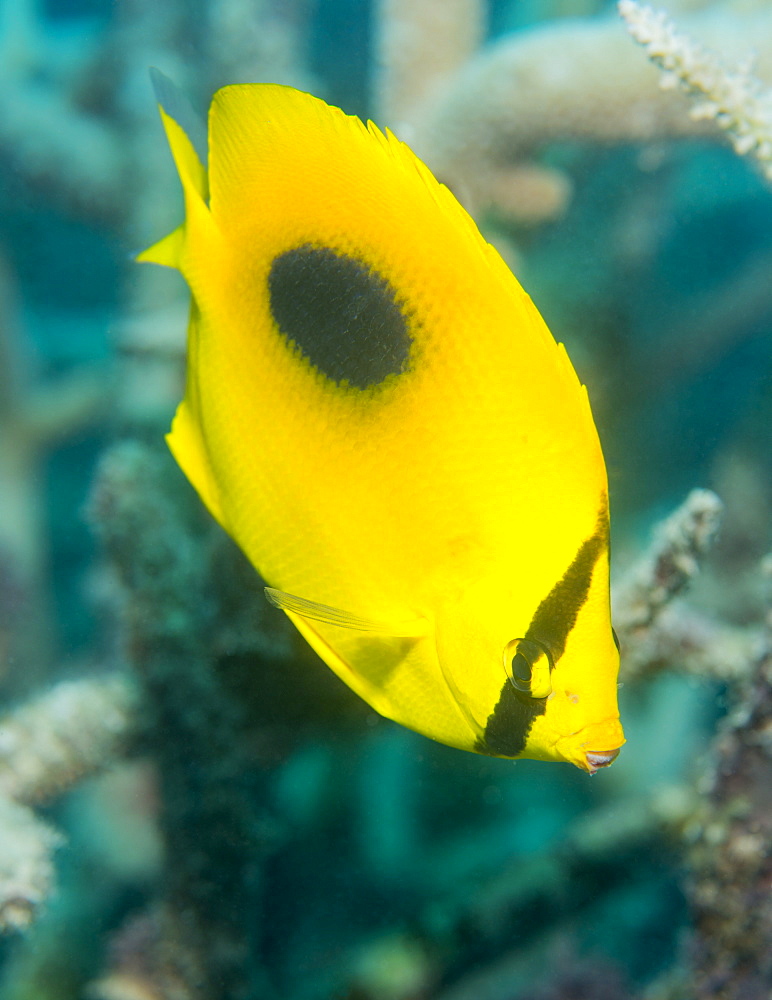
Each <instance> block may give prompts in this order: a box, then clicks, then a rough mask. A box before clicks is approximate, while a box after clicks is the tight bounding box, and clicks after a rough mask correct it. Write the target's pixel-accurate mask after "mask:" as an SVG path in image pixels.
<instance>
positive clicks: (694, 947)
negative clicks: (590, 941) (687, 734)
mask: <svg viewBox="0 0 772 1000" xmlns="http://www.w3.org/2000/svg"><path fill="white" fill-rule="evenodd" d="M763 569H764V571H765V573H766V575H767V581H766V582H767V589H768V597H769V592H770V591H772V587H770V586H769V583H770V579H772V559H770V558H769V557H767V560H766V561H765V564H764V567H763ZM769 603H770V602H769V600H768V604H769ZM765 624H766V628H765V630H764V633H763V636H762V637H761V639H760V641H759V643H758V648H757V651H756V655H755V657H754V659H753V662H752V664H751V670H750V671H749V672H748V674H747V676H745V677H743V678H742V679H741V680H740V681H739V682H737V683H736V684H735V685H734V689H733V693H732V702H733V705H732V708H731V710H730V711H729V713H728V715H727V716H726V718H725V719H724V720H723V722H722V724H721V726H720V728H719V731H718V733H717V735H716V737H715V740H714V743H713V746H712V748H711V753H710V754H709V756H708V759H707V762H706V764H705V766H704V769H703V773H702V775H701V776H700V778H699V785H698V787H699V791H700V793H701V801H700V805H699V808H698V809H697V810H696V812H695V815H694V816H693V817H692V820H691V822H690V823H689V825H688V826H687V829H686V844H687V851H686V861H687V864H688V866H689V876H688V890H689V895H690V898H691V903H692V909H693V913H694V933H693V936H692V939H691V941H690V948H689V950H690V956H689V958H690V963H691V966H692V968H693V970H694V971H693V993H694V996H695V997H696V998H698V1000H703V998H705V1000H707V998H711V1000H735V998H736V997H747V998H749V1000H764V998H766V997H768V996H769V993H770V989H772V951H770V947H769V942H770V941H771V940H772V611H770V612H768V614H767V620H766V623H765Z"/></svg>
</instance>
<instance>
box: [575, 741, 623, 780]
mask: <svg viewBox="0 0 772 1000" xmlns="http://www.w3.org/2000/svg"><path fill="white" fill-rule="evenodd" d="M621 749H622V748H621V747H617V748H616V750H585V753H584V759H585V761H586V762H587V770H588V771H589V772H590V774H595V772H596V771H598V770H600V768H602V767H608V766H609V764H613V763H614V761H615V760H616V759H617V757H618V756H619V751H620V750H621Z"/></svg>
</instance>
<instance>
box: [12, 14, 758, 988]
mask: <svg viewBox="0 0 772 1000" xmlns="http://www.w3.org/2000/svg"><path fill="white" fill-rule="evenodd" d="M622 7H623V12H624V14H625V18H626V19H627V21H632V22H635V23H637V24H638V25H639V27H638V29H637V31H638V35H637V37H638V39H639V41H641V42H643V43H645V46H647V47H648V49H649V54H650V55H652V56H653V57H655V59H657V60H659V62H660V63H662V64H664V65H665V67H666V68H667V69H668V71H669V72H671V73H676V74H681V76H680V78H681V80H682V82H683V85H684V87H686V88H687V89H689V91H690V92H693V91H694V89H695V87H698V84H699V82H700V80H702V81H703V82H704V80H705V77H704V75H703V76H701V77H699V79H698V78H696V77H695V73H694V72H692V70H693V69H694V65H695V60H696V61H697V62H698V63H700V65H702V64H704V65H706V66H708V67H709V70H710V79H709V81H708V82H709V84H710V93H708V95H707V96H708V100H709V101H713V102H714V104H715V108H714V112H713V113H714V116H715V117H716V118H717V119H718V124H717V122H716V121H714V120H712V118H711V117H710V116H707V115H703V116H701V117H698V118H695V116H694V115H693V114H692V113H691V104H690V97H689V94H685V93H682V92H681V90H680V89H679V88H678V87H675V88H671V89H670V90H666V91H663V90H662V89H661V87H660V85H659V83H660V81H659V70H658V69H657V68H656V67H655V66H652V65H650V62H649V60H648V59H647V51H646V47H641V46H637V45H636V44H635V42H634V41H633V40H632V39H631V38H630V37H629V34H628V31H627V29H626V25H625V22H624V21H623V20H622V19H620V18H619V17H618V15H617V13H616V11H615V10H614V9H612V8H611V7H610V6H608V5H605V4H601V3H595V2H593V0H567V2H560V3H559V2H556V0H538V2H534V3H528V4H522V3H514V2H512V3H507V2H504V0H499V2H495V3H490V4H484V3H482V2H474V0H452V2H450V0H446V2H430V0H415V2H414V3H412V4H406V3H403V2H400V0H381V2H380V3H377V4H374V5H372V6H371V5H370V4H369V3H365V2H356V0H328V2H325V3H320V4H317V5H314V4H311V3H309V2H307V0H294V2H292V3H282V2H279V0H275V2H274V0H259V2H255V3H249V4H248V3H245V2H243V0H207V2H205V3H201V4H200V5H187V4H184V3H168V4H163V5H158V4H151V3H147V2H144V0H132V2H130V3H125V4H123V5H120V6H118V7H116V6H114V5H108V4H102V3H99V2H97V0H91V2H86V0H70V2H68V3H64V2H59V3H56V2H53V0H52V2H51V3H49V4H47V5H46V6H45V7H42V6H37V5H34V4H32V3H31V2H27V0H17V2H14V3H12V4H11V3H6V4H5V5H4V6H3V8H2V24H0V52H1V57H0V74H2V77H3V82H4V88H3V98H2V104H3V114H2V115H0V117H1V118H2V124H0V160H1V161H2V171H3V179H4V182H5V183H4V184H3V185H0V199H2V205H3V212H2V213H0V216H1V217H2V223H1V224H0V239H2V244H3V245H2V258H3V265H2V270H3V281H2V283H1V284H0V296H1V300H2V308H3V322H2V324H0V421H2V423H1V424H0V428H1V437H0V511H1V512H2V518H0V667H1V668H2V670H1V671H0V680H1V681H2V685H3V697H4V702H5V706H4V717H3V719H2V721H0V806H1V807H2V808H0V844H2V853H3V863H2V866H1V867H2V871H0V922H2V929H3V932H4V937H3V939H2V951H1V953H0V958H1V959H2V969H1V970H0V976H2V986H0V992H2V994H3V996H7V997H9V998H14V1000H21V998H25V1000H27V998H31V997H34V998H44V1000H64V998H68V1000H69V998H75V997H83V996H89V997H92V998H93V997H103V998H119V1000H120V998H156V1000H167V998H175V1000H176V998H195V1000H210V998H212V1000H213V998H217V1000H226V998H236V997H238V998H241V997H250V998H251V997H255V998H263V997H265V998H271V997H282V998H292V1000H294V998H298V1000H305V998H309V1000H316V998H327V997H333V996H344V997H349V998H352V1000H355V998H356V1000H365V998H373V1000H375V998H383V1000H387V998H395V1000H396V998H405V1000H407V998H419V997H421V998H437V1000H439V998H442V1000H449V998H462V997H467V996H468V997H474V998H475V1000H478V998H480V997H490V998H501V1000H512V998H515V997H517V998H523V1000H524V998H531V997H534V998H535V997H542V998H543V997H556V998H568V997H572V998H573V997H592V998H594V1000H596V998H615V997H629V998H632V997H644V996H646V997H649V998H651V997H661V998H666V997H673V998H675V997H678V998H681V997H684V998H689V997H695V998H707V997H722V998H724V997H725V998H727V1000H728V998H733V997H739V996H748V997H752V998H755V997H766V996H768V994H769V992H770V990H772V970H771V969H770V966H769V947H768V944H769V939H770V933H772V930H771V928H772V890H770V848H769V842H770V824H771V823H772V804H771V803H770V798H769V789H770V788H772V751H771V749H770V748H771V746H772V744H771V743H770V713H771V712H772V693H771V692H770V676H769V674H770V652H769V650H770V617H769V616H770V586H769V559H768V558H767V559H766V561H765V556H767V553H768V552H769V550H770V549H771V548H772V532H771V531H770V524H771V519H770V513H771V511H772V503H770V496H772V490H771V487H772V458H771V455H770V434H769V427H770V422H771V421H772V347H771V346H770V343H771V341H770V335H769V331H770V323H771V322H772V294H770V288H772V284H771V283H770V281H769V275H770V273H772V249H771V248H770V241H769V232H770V231H771V230H772V227H771V226H770V223H771V222H772V191H770V188H769V185H768V182H767V181H766V180H765V178H764V176H763V171H762V170H761V169H759V168H758V166H757V165H755V164H754V163H753V162H752V161H749V160H746V159H744V158H740V157H738V156H736V155H735V152H734V150H733V149H732V148H731V145H730V143H728V142H727V141H726V136H725V135H724V134H723V133H722V130H721V128H720V127H718V126H719V125H721V124H729V125H730V126H731V127H732V129H734V133H733V134H734V136H735V139H734V144H735V146H737V144H738V141H739V144H740V147H741V148H740V149H739V150H738V151H739V152H743V151H744V147H747V146H748V142H747V141H744V140H743V139H742V136H743V135H744V134H745V133H744V132H743V131H742V129H743V128H744V127H745V126H741V127H740V130H739V131H738V129H737V128H736V121H737V120H738V115H737V111H736V108H735V107H734V106H733V109H730V110H726V109H724V108H723V107H721V106H719V104H718V101H719V97H720V96H721V94H723V93H724V90H722V89H721V88H722V87H725V88H727V87H728V88H729V91H730V92H731V94H734V95H735V96H738V97H740V98H741V97H743V95H745V96H746V97H749V99H750V100H749V101H745V106H746V107H748V108H750V111H749V112H748V115H747V117H748V118H749V120H751V125H753V123H754V122H755V123H756V126H755V127H756V131H759V125H760V119H759V114H757V112H759V108H761V111H763V107H764V106H765V105H763V101H764V100H765V98H764V96H763V95H764V93H765V87H768V86H769V85H770V84H771V83H772V71H770V59H772V47H770V41H769V40H770V38H772V33H770V30H769V28H770V7H769V5H768V4H764V3H759V4H748V3H745V4H733V3H730V2H725V3H699V2H698V3H693V2H692V3H689V4H678V5H676V4H670V5H669V7H668V11H667V14H668V17H669V19H670V20H668V21H667V22H666V21H665V20H664V16H660V15H658V14H655V13H650V12H649V13H647V12H645V10H644V8H643V5H638V4H632V3H630V2H627V3H624V4H623V5H622ZM647 18H648V20H647ZM641 24H643V25H644V28H641V27H640V25H641ZM646 24H648V25H649V28H648V31H649V34H648V35H646V30H647V29H646V28H645V25H646ZM652 26H653V27H652ZM657 26H658V30H659V31H660V32H661V33H664V36H665V37H664V39H663V38H658V39H655V38H654V37H653V32H654V28H657ZM642 32H643V34H642ZM668 39H670V42H671V43H672V44H671V49H673V51H672V52H670V53H669V54H668V52H667V51H665V49H666V48H667V46H666V45H665V44H664V43H665V42H666V41H667V40H668ZM652 45H653V46H654V49H656V51H654V49H652ZM708 49H709V50H710V52H709V53H707V54H706V52H707V50H708ZM679 55H680V56H681V59H680V63H679V62H678V61H676V62H675V63H674V62H673V60H677V57H678V56H679ZM697 55H699V59H697ZM751 55H754V56H755V64H754V67H753V73H754V74H755V76H753V78H752V77H751V74H750V71H749V70H748V69H747V67H748V65H749V63H748V62H747V59H748V57H750V56H751ZM744 60H746V61H744ZM150 64H153V65H159V66H160V67H161V69H163V70H164V71H165V72H166V73H168V74H169V75H171V76H173V77H174V78H175V80H176V81H177V83H178V84H179V85H180V86H181V87H182V88H183V89H184V90H185V91H186V92H187V93H188V95H189V96H190V98H191V100H192V102H193V104H194V105H195V106H196V107H198V108H200V109H202V110H203V109H205V107H206V105H207V103H208V99H209V96H210V94H211V92H212V90H213V89H214V88H216V87H217V86H220V85H222V84H225V83H229V82H236V81H245V80H274V81H278V82H284V83H291V84H293V85H295V86H299V87H303V88H306V89H311V90H313V91H314V92H316V93H319V94H320V95H321V96H324V97H325V98H327V99H328V100H330V101H332V102H333V103H339V104H341V106H343V107H344V108H345V109H346V110H349V111H352V112H357V113H361V114H365V115H367V114H369V115H371V116H372V117H374V118H375V119H376V120H377V121H378V122H379V124H381V125H384V126H390V127H392V128H393V129H394V130H395V131H396V132H397V133H398V134H399V135H400V136H402V137H403V138H405V139H406V140H408V141H409V142H410V143H411V144H412V145H413V146H414V147H415V148H416V150H417V151H418V152H419V153H420V154H421V155H422V156H424V157H425V158H426V160H427V162H429V164H430V165H431V166H432V168H433V169H434V170H435V171H436V172H437V173H438V175H439V176H440V177H441V178H442V179H443V180H445V181H446V182H447V183H448V184H449V185H450V186H451V187H452V189H453V190H454V191H455V192H456V194H457V195H458V196H459V197H460V198H462V199H463V200H464V201H465V203H466V204H467V205H468V207H470V209H471V210H472V211H473V212H475V213H476V215H477V218H478V221H479V222H480V223H481V224H482V225H483V226H484V228H485V232H486V235H487V236H488V238H489V239H491V240H493V241H495V242H496V244H497V245H498V246H499V248H500V249H501V251H502V253H504V254H505V256H507V258H508V260H509V262H510V264H511V265H512V266H513V267H514V268H515V270H516V271H517V273H518V275H519V277H520V278H521V280H522V282H523V284H524V285H525V286H526V288H527V289H528V290H529V291H530V292H531V294H532V295H533V297H534V298H535V300H536V301H537V302H538V305H539V307H540V309H541V310H542V312H543V313H544V315H545V317H546V319H547V320H548V323H549V325H550V326H551V328H552V330H553V332H554V333H555V335H556V337H557V338H558V339H559V340H563V341H565V342H566V344H567V346H568V348H569V351H570V354H571V356H572V358H573V360H574V362H575V364H576V367H577V369H578V370H579V372H580V375H581V376H582V379H583V380H584V381H585V382H587V383H588V385H589V388H590V393H591V398H592V400H593V406H594V410H595V413H596V419H597V422H598V425H599V430H600V433H601V437H602V440H603V442H604V447H605V451H606V456H607V461H608V466H609V478H610V487H611V503H612V526H613V527H612V530H613V542H614V550H613V561H614V565H613V570H614V573H613V597H614V606H615V618H616V625H617V631H618V633H619V638H620V642H621V646H622V661H623V668H622V676H621V681H622V689H621V692H620V697H621V702H622V711H623V716H624V720H625V726H626V730H627V735H628V744H627V746H626V747H625V748H624V750H623V752H622V754H621V755H620V758H619V760H618V761H617V762H615V764H614V765H613V767H612V768H611V769H610V770H608V771H607V772H604V773H603V774H601V775H598V776H597V777H596V778H594V779H593V781H592V782H589V780H588V779H587V777H586V776H585V775H582V774H579V773H578V772H576V773H575V774H574V773H573V771H570V770H569V769H567V768H566V769H563V768H561V767H559V766H551V765H546V764H541V763H539V762H520V763H516V764H514V765H513V764H511V763H509V762H506V761H496V760H487V759H484V758H476V757H472V756H471V755H463V754H461V753H458V752H454V751H452V750H449V749H446V748H443V747H440V746H436V745H434V744H432V743H429V742H428V741H424V740H421V739H420V738H419V737H416V736H413V735H412V734H410V733H408V732H406V731H403V730H400V729H397V728H396V727H394V726H392V725H391V724H390V723H387V722H385V721H383V720H381V719H380V718H379V717H377V716H374V715H373V714H372V713H371V712H370V711H369V710H368V709H367V708H366V707H365V706H364V705H363V704H361V703H360V702H359V701H358V700H357V699H355V698H354V697H353V696H351V695H350V694H349V693H348V691H347V690H346V689H344V688H343V687H342V686H341V685H339V683H338V682H337V681H336V680H335V679H334V678H333V677H332V675H330V674H329V672H328V671H326V670H325V669H323V668H322V667H321V666H320V665H319V663H318V662H317V661H316V660H315V659H314V658H313V656H312V654H311V653H310V652H308V650H306V649H305V648H304V647H303V646H302V644H301V643H299V641H298V640H296V639H295V637H294V636H293V635H292V634H290V632H289V631H288V630H287V628H286V627H285V626H284V623H283V620H282V618H281V616H277V615H274V614H273V612H272V609H270V608H269V607H268V606H267V605H266V604H265V602H264V600H263V597H262V592H261V586H260V582H259V581H258V580H257V578H256V577H255V575H254V572H253V571H252V569H251V568H250V567H249V566H248V565H247V564H246V562H245V561H244V559H243V558H242V557H241V556H240V554H239V553H238V552H237V551H236V550H235V549H234V547H233V545H232V543H230V542H229V541H228V540H227V539H226V538H225V536H224V535H223V534H222V532H220V531H219V529H217V528H216V527H215V526H214V525H213V523H212V522H211V521H210V519H209V518H208V516H207V515H206V514H205V512H204V511H203V510H202V509H201V507H200V505H199V503H198V501H197V499H196V498H195V497H194V496H193V495H192V493H191V491H190V489H189V487H188V486H187V485H186V484H185V482H184V481H183V480H182V478H181V474H180V473H179V472H178V470H177V469H176V467H175V466H174V464H173V462H172V460H171V458H170V456H169V455H168V454H167V453H166V451H165V447H164V445H163V440H162V438H163V434H164V432H165V430H166V429H167V427H168V421H169V419H170V416H171V412H172V409H173V406H174V404H175V402H176V401H177V399H178V397H179V395H180V394H181V386H182V351H183V335H184V326H185V316H184V313H185V303H184V298H183V290H182V288H181V287H180V286H179V285H177V284H176V283H174V280H173V279H172V278H171V277H169V280H168V281H167V280H166V278H167V277H168V276H166V275H164V274H163V273H161V272H158V273H156V272H155V271H152V270H151V269H147V268H146V269H144V270H142V269H140V268H139V267H137V265H135V264H133V263H132V261H131V253H132V252H133V251H136V250H139V249H140V248H142V247H143V246H144V245H147V244H148V243H150V242H151V241H152V240H153V239H156V238H158V237H159V236H160V235H162V234H163V233H164V232H166V231H167V230H168V229H169V228H171V227H172V226H173V225H174V224H176V222H177V221H178V220H179V218H180V217H181V214H180V213H181V209H180V205H179V201H178V195H177V193H176V188H175V186H174V178H173V171H172V168H171V165H170V164H169V163H168V153H167V150H166V148H165V146H164V142H163V138H162V134H161V130H160V126H159V125H158V123H157V121H156V111H155V107H154V103H153V99H152V95H151V91H150V87H149V84H148V82H147V72H146V70H147V66H148V65H150ZM684 66H686V68H684ZM738 66H739V67H740V70H738V69H737V67H738ZM690 67H691V69H690ZM722 68H723V69H722ZM724 70H726V73H727V75H726V77H725V78H724V79H723V82H722V78H721V73H722V72H723V71H724ZM738 73H739V77H738ZM717 74H718V75H717ZM754 81H755V82H754ZM711 95H712V96H711ZM722 99H723V98H722ZM759 102H761V104H760V103H759ZM703 104H704V102H703ZM740 104H742V101H740ZM703 110H705V108H704V107H703ZM759 113H760V112H759ZM754 115H755V117H754ZM730 119H731V120H730ZM746 124H747V123H746ZM738 136H739V137H740V138H739V140H738ZM748 148H750V147H748ZM753 148H754V149H756V150H757V152H758V151H760V152H761V153H763V152H764V148H765V147H763V139H760V140H759V141H758V142H757V143H756V145H755V146H754V147H753ZM759 159H762V160H763V157H759ZM762 166H763V163H762ZM719 498H720V499H719ZM86 525H88V528H87V527H86ZM655 525H658V527H657V528H656V530H654V526H655ZM99 771H102V772H103V773H102V775H101V776H98V775H97V772H99Z"/></svg>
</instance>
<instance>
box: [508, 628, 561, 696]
mask: <svg viewBox="0 0 772 1000" xmlns="http://www.w3.org/2000/svg"><path fill="white" fill-rule="evenodd" d="M553 666H554V664H553V662H552V657H551V655H550V652H549V650H548V649H547V647H546V646H544V645H542V643H540V642H539V641H538V640H536V639H512V640H511V641H510V642H508V643H507V644H506V646H505V647H504V669H505V670H506V672H507V676H508V677H509V680H510V682H511V684H512V686H513V687H514V689H515V690H516V691H519V692H520V693H521V694H526V695H528V696H529V697H530V698H546V697H547V696H548V695H550V694H551V693H552V681H551V679H550V674H551V672H552V669H553Z"/></svg>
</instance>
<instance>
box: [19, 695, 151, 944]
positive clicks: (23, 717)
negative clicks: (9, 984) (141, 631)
mask: <svg viewBox="0 0 772 1000" xmlns="http://www.w3.org/2000/svg"><path fill="white" fill-rule="evenodd" d="M134 706H135V694H134V689H133V687H132V685H131V684H129V683H128V682H127V680H126V678H124V677H110V678H107V679H104V678H99V679H93V680H79V681H68V682H62V683H60V684H58V685H56V686H55V687H53V688H51V689H50V690H49V691H46V692H45V693H44V694H42V695H40V696H39V697H37V698H36V699H34V700H33V701H30V702H28V703H26V704H23V705H21V706H20V707H19V708H17V709H16V710H15V711H13V712H11V713H10V714H9V715H7V716H6V717H5V718H3V719H2V720H0V856H2V859H3V861H2V867H1V868H0V931H9V930H22V929H24V928H26V927H27V926H29V924H30V923H31V922H32V920H33V918H34V916H35V915H36V911H37V909H38V907H39V906H40V905H41V904H43V903H44V902H45V901H46V899H47V898H48V896H49V894H50V893H51V891H52V888H53V885H54V868H53V861H52V854H53V852H54V850H55V849H56V848H57V847H59V846H60V845H61V843H62V837H61V836H60V835H59V834H58V833H57V832H56V831H55V830H54V829H53V828H52V827H51V826H49V825H48V824H47V823H44V822H42V821H41V820H39V819H37V818H36V817H35V815H34V813H33V812H32V810H31V809H30V808H28V807H29V806H33V805H34V806H37V805H41V804H45V803H48V802H50V801H52V800H53V799H54V798H56V797H57V796H59V795H61V794H62V793H64V792H65V791H67V790H68V789H70V788H72V787H73V786H74V785H75V784H76V783H77V782H79V781H81V780H83V779H84V778H86V777H88V776H89V775H92V774H95V773H97V772H98V771H101V770H102V769H103V768H105V767H107V766H108V765H109V764H110V763H111V762H112V761H113V760H114V759H115V758H116V757H118V756H120V755H121V754H122V753H124V752H125V749H126V747H127V745H128V742H129V739H130V736H131V733H132V728H133V720H134V712H133V709H134Z"/></svg>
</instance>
